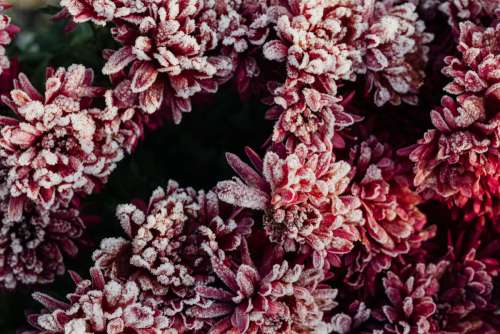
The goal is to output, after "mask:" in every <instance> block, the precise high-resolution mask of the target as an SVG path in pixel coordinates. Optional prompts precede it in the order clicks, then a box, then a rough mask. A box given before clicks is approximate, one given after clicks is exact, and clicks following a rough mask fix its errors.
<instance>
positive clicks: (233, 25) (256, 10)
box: [215, 0, 272, 96]
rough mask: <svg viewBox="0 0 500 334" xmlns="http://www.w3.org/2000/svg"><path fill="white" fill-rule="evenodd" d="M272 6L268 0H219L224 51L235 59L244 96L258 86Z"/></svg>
mask: <svg viewBox="0 0 500 334" xmlns="http://www.w3.org/2000/svg"><path fill="white" fill-rule="evenodd" d="M271 6H272V3H271V1H268V0H234V1H219V2H217V5H216V6H215V9H216V12H217V16H218V22H217V32H218V35H219V39H220V44H221V45H220V48H221V52H222V54H224V55H226V56H228V57H229V58H230V59H231V61H232V63H233V65H232V67H233V73H234V81H235V84H236V88H237V89H238V91H239V93H240V95H242V96H248V95H250V94H251V93H252V92H253V91H254V90H256V89H257V84H256V82H255V80H256V79H258V78H259V76H260V75H261V68H260V64H259V61H258V58H259V56H260V53H261V47H262V45H263V44H264V43H265V42H266V40H267V37H268V36H269V33H270V30H271V28H270V26H271V18H270V15H268V11H269V10H271V8H272V7H271ZM259 83H260V80H259Z"/></svg>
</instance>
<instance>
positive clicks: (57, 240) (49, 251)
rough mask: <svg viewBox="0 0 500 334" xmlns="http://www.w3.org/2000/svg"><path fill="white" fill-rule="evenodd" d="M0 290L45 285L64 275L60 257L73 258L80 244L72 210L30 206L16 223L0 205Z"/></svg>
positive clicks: (77, 221) (78, 222) (79, 229)
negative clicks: (19, 286) (54, 209)
mask: <svg viewBox="0 0 500 334" xmlns="http://www.w3.org/2000/svg"><path fill="white" fill-rule="evenodd" d="M1 209H2V215H1V225H0V287H1V288H5V289H9V290H11V289H14V288H16V287H17V286H18V285H35V284H46V283H50V282H52V281H54V279H55V277H56V276H57V275H61V274H63V273H64V272H65V265H64V257H67V256H70V257H73V256H76V254H77V253H78V245H79V244H82V243H84V240H85V239H84V238H83V232H84V230H85V228H86V226H85V223H84V221H83V220H82V218H80V216H79V212H78V210H76V209H74V208H70V209H61V210H56V211H47V210H43V209H40V208H37V207H34V206H30V207H28V208H27V209H25V212H24V216H23V217H22V218H21V219H19V220H11V219H9V217H8V215H7V203H6V202H5V201H4V202H3V203H2V205H1Z"/></svg>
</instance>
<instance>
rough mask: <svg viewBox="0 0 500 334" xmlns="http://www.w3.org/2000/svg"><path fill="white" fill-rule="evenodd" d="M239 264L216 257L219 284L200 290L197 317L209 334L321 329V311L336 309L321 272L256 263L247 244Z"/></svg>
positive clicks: (283, 263)
mask: <svg viewBox="0 0 500 334" xmlns="http://www.w3.org/2000/svg"><path fill="white" fill-rule="evenodd" d="M242 246H243V247H242V255H241V262H240V263H234V262H233V261H232V260H231V259H229V258H226V257H225V255H224V254H223V253H219V254H218V255H215V254H212V256H211V263H212V269H213V271H214V272H215V274H216V276H217V281H216V282H215V283H216V284H213V285H212V284H211V285H209V286H200V287H198V288H197V291H198V292H199V294H200V295H201V296H202V297H203V298H204V299H205V300H206V301H205V303H206V304H205V305H202V306H195V307H193V308H192V309H191V310H190V312H191V313H192V314H193V316H195V317H197V318H200V319H205V321H206V322H207V323H208V324H209V326H210V333H229V332H236V333H255V334H271V333H295V332H309V331H313V330H314V329H317V328H321V327H322V326H324V324H323V319H322V318H323V312H325V311H329V310H331V309H332V308H334V307H335V306H336V303H335V301H334V300H335V297H336V294H337V292H336V290H334V289H332V288H330V287H328V286H327V285H325V284H322V281H323V279H324V277H323V274H322V271H321V270H317V269H308V270H306V269H304V267H303V266H301V265H294V266H292V265H290V264H289V263H288V262H287V261H286V260H281V259H276V258H274V259H273V255H272V253H271V254H270V256H269V258H268V259H264V261H263V262H262V264H261V265H260V266H258V265H256V264H255V263H254V262H253V260H252V258H251V256H250V254H249V252H248V250H249V248H248V246H247V245H246V243H244V244H243V245H242Z"/></svg>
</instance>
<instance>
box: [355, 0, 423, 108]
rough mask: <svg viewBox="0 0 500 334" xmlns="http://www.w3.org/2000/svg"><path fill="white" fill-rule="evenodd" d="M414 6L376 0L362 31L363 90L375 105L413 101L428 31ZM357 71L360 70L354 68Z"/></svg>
mask: <svg viewBox="0 0 500 334" xmlns="http://www.w3.org/2000/svg"><path fill="white" fill-rule="evenodd" d="M415 9H416V8H415V5H413V4H410V3H405V4H401V5H394V1H391V0H388V1H387V0H385V1H377V2H376V3H375V8H374V12H373V17H372V19H371V20H372V21H373V23H372V24H371V25H370V27H369V29H368V30H367V31H366V33H365V34H364V36H363V38H364V42H365V44H366V45H365V48H366V50H365V54H364V55H363V64H364V65H365V66H363V67H362V69H363V70H362V71H363V72H364V71H366V80H367V81H366V89H367V90H368V91H374V94H373V95H374V101H375V104H376V105H377V106H382V105H384V104H385V103H387V102H389V103H391V104H394V105H399V104H400V103H401V101H403V102H406V103H409V104H413V105H414V104H416V103H417V102H418V98H417V94H418V89H419V88H420V86H422V84H423V80H424V75H425V73H424V66H425V64H426V62H427V59H428V57H427V54H428V52H429V47H428V46H427V44H428V43H429V42H430V41H431V40H432V37H433V36H432V34H429V33H426V32H425V31H424V30H425V24H424V22H423V21H422V20H419V19H418V14H417V13H416V11H415ZM358 70H360V69H358Z"/></svg>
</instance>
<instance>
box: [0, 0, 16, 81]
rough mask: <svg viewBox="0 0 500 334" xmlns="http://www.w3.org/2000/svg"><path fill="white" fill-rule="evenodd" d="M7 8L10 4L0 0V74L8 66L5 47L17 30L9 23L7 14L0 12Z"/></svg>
mask: <svg viewBox="0 0 500 334" xmlns="http://www.w3.org/2000/svg"><path fill="white" fill-rule="evenodd" d="M9 8H10V4H8V3H6V2H4V1H0V74H2V72H3V71H5V70H6V69H8V68H9V67H10V61H9V58H7V55H6V50H5V47H6V46H7V45H9V44H10V42H11V41H12V36H13V35H14V34H15V33H16V32H18V31H19V28H18V27H17V26H15V25H13V24H12V23H11V19H10V17H9V16H7V15H5V14H1V13H2V11H4V10H6V9H9Z"/></svg>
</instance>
